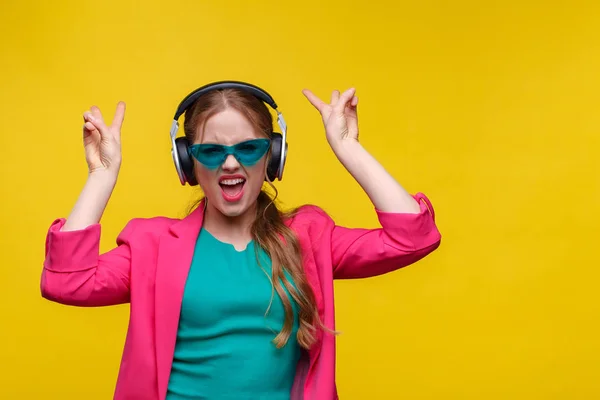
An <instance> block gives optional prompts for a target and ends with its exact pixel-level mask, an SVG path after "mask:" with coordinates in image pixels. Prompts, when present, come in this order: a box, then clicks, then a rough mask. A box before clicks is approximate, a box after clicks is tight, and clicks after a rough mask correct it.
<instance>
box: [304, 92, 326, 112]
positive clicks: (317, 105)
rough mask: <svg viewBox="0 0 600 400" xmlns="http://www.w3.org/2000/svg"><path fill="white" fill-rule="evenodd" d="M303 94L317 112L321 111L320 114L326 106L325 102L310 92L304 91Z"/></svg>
mask: <svg viewBox="0 0 600 400" xmlns="http://www.w3.org/2000/svg"><path fill="white" fill-rule="evenodd" d="M302 94H304V96H306V98H307V99H308V101H310V104H312V105H313V106H314V107H315V108H316V109H317V110H319V112H320V111H321V110H322V109H323V106H325V103H324V102H323V100H321V99H319V98H318V97H317V96H316V95H315V94H314V93H313V92H311V91H310V90H308V89H304V90H302Z"/></svg>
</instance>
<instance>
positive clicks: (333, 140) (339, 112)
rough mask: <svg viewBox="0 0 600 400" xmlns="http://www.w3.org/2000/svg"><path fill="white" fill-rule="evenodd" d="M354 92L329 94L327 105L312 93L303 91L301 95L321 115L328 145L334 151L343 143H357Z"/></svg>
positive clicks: (356, 98) (356, 100)
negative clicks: (329, 98)
mask: <svg viewBox="0 0 600 400" xmlns="http://www.w3.org/2000/svg"><path fill="white" fill-rule="evenodd" d="M355 92H356V90H355V89H354V88H350V89H348V90H346V91H345V92H344V93H342V94H341V95H340V92H339V91H338V90H334V91H333V92H332V93H331V101H330V103H329V104H327V103H325V102H324V101H323V100H321V99H319V98H318V97H317V96H316V95H315V94H314V93H313V92H311V91H310V90H308V89H304V90H303V91H302V93H303V94H304V96H306V98H307V99H308V101H310V103H311V104H312V105H313V106H314V107H315V108H316V109H317V110H318V111H319V112H320V113H321V117H322V118H323V124H324V125H325V133H326V135H327V141H328V142H329V145H330V146H331V147H332V148H333V149H334V150H335V149H336V148H337V147H338V146H340V145H343V144H344V143H351V142H354V143H356V142H358V116H357V113H356V106H357V104H358V97H356V96H355Z"/></svg>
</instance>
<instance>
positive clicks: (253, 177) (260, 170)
mask: <svg viewBox="0 0 600 400" xmlns="http://www.w3.org/2000/svg"><path fill="white" fill-rule="evenodd" d="M265 168H266V162H265V161H264V160H262V161H260V162H259V163H257V164H256V165H253V166H252V167H248V168H246V173H247V174H248V177H249V178H250V180H249V182H248V183H249V184H250V185H251V186H252V188H253V189H256V191H260V189H262V185H263V182H264V180H265Z"/></svg>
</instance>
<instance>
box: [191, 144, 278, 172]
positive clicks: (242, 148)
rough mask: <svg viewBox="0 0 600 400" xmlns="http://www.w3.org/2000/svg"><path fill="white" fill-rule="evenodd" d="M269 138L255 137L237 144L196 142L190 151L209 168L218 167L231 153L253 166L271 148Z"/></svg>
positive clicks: (247, 164) (244, 163) (240, 160)
mask: <svg viewBox="0 0 600 400" xmlns="http://www.w3.org/2000/svg"><path fill="white" fill-rule="evenodd" d="M270 145H271V141H270V140H269V139H254V140H248V141H246V142H242V143H238V144H236V145H235V146H223V145H220V144H194V145H192V146H190V147H189V152H190V155H191V156H192V157H194V158H195V159H196V160H198V162H200V163H201V164H203V165H204V166H205V167H207V168H211V169H214V168H218V167H219V166H220V165H222V164H223V163H224V162H225V160H226V159H227V156H229V154H233V156H234V157H235V158H236V159H237V160H238V161H239V162H240V163H241V164H243V165H246V166H251V165H254V164H256V163H257V162H258V160H260V159H261V158H262V157H263V156H264V155H265V154H266V153H267V151H268V150H269V146H270Z"/></svg>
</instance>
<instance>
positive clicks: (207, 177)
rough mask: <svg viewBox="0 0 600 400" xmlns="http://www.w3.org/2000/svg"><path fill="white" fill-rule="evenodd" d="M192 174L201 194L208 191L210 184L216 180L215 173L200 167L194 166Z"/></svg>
mask: <svg viewBox="0 0 600 400" xmlns="http://www.w3.org/2000/svg"><path fill="white" fill-rule="evenodd" d="M194 173H195V174H196V179H197V180H198V184H199V185H200V187H201V188H202V191H203V192H206V191H207V190H210V188H211V186H212V183H213V182H215V181H216V179H217V178H216V172H215V171H211V170H210V169H208V168H206V167H204V166H202V165H198V164H196V165H195V166H194Z"/></svg>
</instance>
